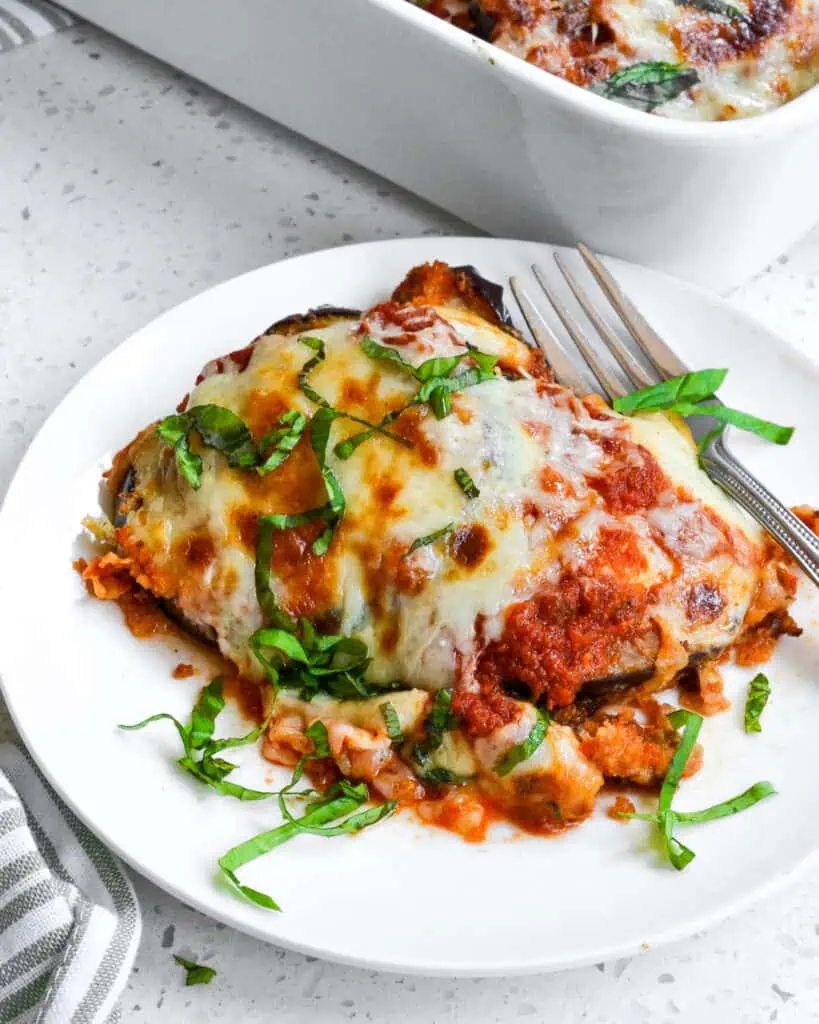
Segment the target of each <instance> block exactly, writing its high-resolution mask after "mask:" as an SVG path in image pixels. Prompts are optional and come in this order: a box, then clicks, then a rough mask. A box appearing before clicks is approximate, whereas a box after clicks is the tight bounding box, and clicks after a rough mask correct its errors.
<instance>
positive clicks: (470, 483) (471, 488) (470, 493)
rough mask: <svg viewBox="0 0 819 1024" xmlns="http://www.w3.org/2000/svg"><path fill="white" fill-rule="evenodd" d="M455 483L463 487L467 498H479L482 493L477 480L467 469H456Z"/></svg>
mask: <svg viewBox="0 0 819 1024" xmlns="http://www.w3.org/2000/svg"><path fill="white" fill-rule="evenodd" d="M454 476H455V483H456V484H457V485H458V486H459V487H460V488H461V490H462V491H463V492H464V494H465V495H466V496H467V498H477V497H478V496H479V495H480V493H481V492H480V490H479V489H478V487H477V486H476V485H475V481H474V480H473V479H472V477H471V476H470V475H469V473H467V471H466V470H465V469H462V468H460V467H459V468H458V469H456V470H455V473H454Z"/></svg>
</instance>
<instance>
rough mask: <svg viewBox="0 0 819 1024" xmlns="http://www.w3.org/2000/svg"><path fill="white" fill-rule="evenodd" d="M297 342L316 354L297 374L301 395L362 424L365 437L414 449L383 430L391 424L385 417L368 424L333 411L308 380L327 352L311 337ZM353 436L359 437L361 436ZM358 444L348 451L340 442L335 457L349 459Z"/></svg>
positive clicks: (409, 443) (339, 414) (348, 414)
mask: <svg viewBox="0 0 819 1024" xmlns="http://www.w3.org/2000/svg"><path fill="white" fill-rule="evenodd" d="M299 341H300V342H301V343H302V344H303V345H307V347H308V348H311V349H313V351H314V352H315V353H316V354H315V355H314V356H313V357H312V358H310V359H308V360H307V362H306V363H305V364H304V366H303V367H302V368H301V372H300V373H299V388H300V390H301V391H302V392H303V394H305V395H307V397H308V398H309V399H310V400H311V401H312V402H315V403H316V405H320V406H321V407H322V409H327V410H330V411H332V412H334V413H335V415H336V416H337V417H344V419H346V420H352V422H353V423H361V424H363V425H364V426H365V427H367V428H368V430H367V431H365V433H366V435H367V437H372V436H373V434H383V435H384V436H385V437H389V438H390V440H392V441H397V442H398V444H402V445H404V447H405V448H413V447H414V445H413V443H412V441H408V440H407V439H406V438H405V437H400V436H399V435H398V434H393V433H392V432H391V431H389V430H386V429H385V427H386V426H387V424H388V423H390V422H391V420H389V419H388V418H386V417H385V419H383V420H382V421H381V422H380V423H370V421H369V420H364V419H361V417H360V416H353V415H352V413H349V412H342V411H341V410H340V409H334V408H333V406H332V405H331V404H330V403H329V402H328V401H327V399H326V398H325V397H324V396H323V395H320V394H319V393H318V391H316V389H315V388H314V387H312V385H311V384H310V382H309V380H308V377H309V376H310V373H311V372H312V371H313V370H314V369H315V368H316V367H317V366H318V365H319V363H321V362H323V360H324V359H325V358H326V355H327V352H326V349H325V347H324V342H323V341H322V340H321V338H311V337H302V338H299ZM373 344H375V343H373ZM394 418H395V417H393V419H394ZM355 436H356V437H360V436H361V435H355ZM362 440H366V437H364V438H362ZM359 444H361V441H358V442H357V444H355V445H354V446H353V447H352V448H351V449H349V450H348V447H347V446H348V442H346V441H341V442H340V443H339V444H338V445H337V446H336V449H335V451H336V455H338V457H339V458H341V459H349V457H350V455H352V454H353V452H354V451H355V449H356V448H357V447H358V445H359ZM340 451H341V452H345V453H346V454H340Z"/></svg>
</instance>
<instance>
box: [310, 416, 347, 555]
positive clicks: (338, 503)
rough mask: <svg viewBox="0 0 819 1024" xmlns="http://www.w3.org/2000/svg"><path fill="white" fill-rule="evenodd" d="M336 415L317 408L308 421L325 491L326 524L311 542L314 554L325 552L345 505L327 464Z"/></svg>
mask: <svg viewBox="0 0 819 1024" xmlns="http://www.w3.org/2000/svg"><path fill="white" fill-rule="evenodd" d="M337 417H338V413H336V412H335V411H334V410H332V409H319V411H318V412H317V413H316V414H315V416H314V417H313V419H312V420H311V421H310V444H311V445H312V447H313V451H314V452H315V456H316V461H317V462H318V464H319V471H320V472H321V478H322V480H323V481H324V487H325V489H326V491H327V513H326V514H325V516H324V519H325V522H326V523H327V526H326V528H325V529H324V531H323V532H322V533H321V534H320V535H319V536H318V537H317V538H316V540H315V541H314V542H313V554H314V555H323V554H325V553H326V551H327V549H328V548H329V547H330V544H331V542H332V540H333V537H334V536H335V532H336V529H337V528H338V524H339V523H340V522H341V519H342V517H343V516H344V510H345V509H346V507H347V503H346V501H345V499H344V493H343V491H342V490H341V485H340V484H339V482H338V479H337V478H336V476H335V474H334V473H333V471H332V470H331V469H330V467H329V466H328V465H327V442H328V440H329V438H330V428H331V426H332V424H333V420H335V419H336V418H337Z"/></svg>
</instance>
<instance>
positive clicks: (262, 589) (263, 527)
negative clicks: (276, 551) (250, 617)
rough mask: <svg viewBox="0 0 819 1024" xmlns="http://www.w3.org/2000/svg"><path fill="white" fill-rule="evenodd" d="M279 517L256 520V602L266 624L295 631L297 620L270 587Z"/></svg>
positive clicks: (261, 517) (262, 517) (265, 517)
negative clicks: (274, 534)
mask: <svg viewBox="0 0 819 1024" xmlns="http://www.w3.org/2000/svg"><path fill="white" fill-rule="evenodd" d="M278 518H279V517H274V516H259V518H258V519H257V520H256V567H255V570H254V580H255V584H256V600H257V601H258V602H259V607H260V608H261V610H262V616H263V618H264V621H265V622H268V623H270V625H272V626H278V627H279V628H280V629H290V630H292V629H295V626H296V623H295V620H293V619H291V618H290V616H289V615H288V614H287V613H286V612H285V611H283V610H282V609H281V608H280V607H279V605H278V602H277V601H276V597H275V595H274V593H273V590H272V588H271V586H270V560H271V559H272V557H273V531H274V530H275V529H280V528H281V527H280V526H279V524H278V522H277V520H278Z"/></svg>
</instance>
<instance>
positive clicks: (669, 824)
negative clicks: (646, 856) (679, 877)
mask: <svg viewBox="0 0 819 1024" xmlns="http://www.w3.org/2000/svg"><path fill="white" fill-rule="evenodd" d="M676 820H677V819H676V816H675V814H674V812H673V811H668V812H667V813H666V814H663V815H661V816H660V822H659V824H660V829H661V832H662V837H663V842H664V844H665V850H666V854H667V856H668V859H669V861H671V864H672V866H673V867H675V868H676V869H677V871H682V870H683V869H684V868H687V867H688V865H689V864H690V863H691V861H692V860H693V859H694V857H695V856H696V854H695V853H694V851H693V850H691V849H689V848H688V847H687V846H685V845H684V844H683V843H681V842H680V841H679V839H677V837H676V836H675V835H674V823H675V822H676Z"/></svg>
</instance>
